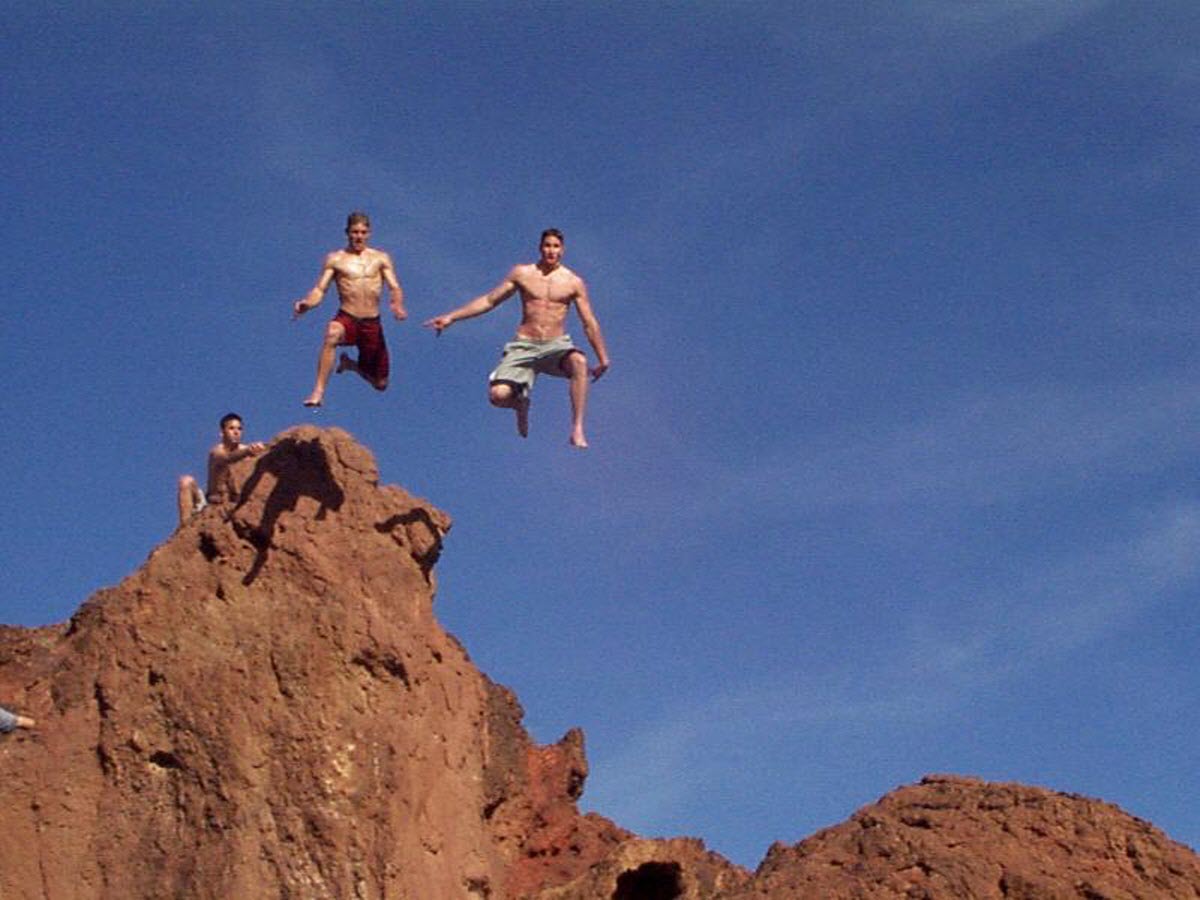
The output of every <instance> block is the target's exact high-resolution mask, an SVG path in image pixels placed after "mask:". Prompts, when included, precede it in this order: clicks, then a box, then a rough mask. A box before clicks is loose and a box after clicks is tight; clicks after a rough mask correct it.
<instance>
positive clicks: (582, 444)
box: [567, 428, 588, 450]
mask: <svg viewBox="0 0 1200 900" xmlns="http://www.w3.org/2000/svg"><path fill="white" fill-rule="evenodd" d="M567 443H569V444H570V445H571V446H572V447H575V448H577V449H579V450H586V449H587V447H588V442H587V438H585V437H584V436H583V429H582V428H576V429H575V430H574V431H572V432H571V439H570V440H569V441H568V442H567Z"/></svg>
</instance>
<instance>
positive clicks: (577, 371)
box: [559, 350, 588, 378]
mask: <svg viewBox="0 0 1200 900" xmlns="http://www.w3.org/2000/svg"><path fill="white" fill-rule="evenodd" d="M559 367H560V368H561V369H562V370H563V373H564V374H565V375H567V377H569V378H575V377H578V376H580V375H587V371H588V365H587V357H586V356H584V355H583V351H582V350H572V351H570V352H569V353H568V354H567V355H566V356H564V357H563V358H562V362H560V363H559Z"/></svg>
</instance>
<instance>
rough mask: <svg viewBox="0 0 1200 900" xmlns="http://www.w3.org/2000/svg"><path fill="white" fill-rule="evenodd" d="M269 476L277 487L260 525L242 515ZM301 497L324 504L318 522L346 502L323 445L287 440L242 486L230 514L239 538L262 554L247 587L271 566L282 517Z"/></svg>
mask: <svg viewBox="0 0 1200 900" xmlns="http://www.w3.org/2000/svg"><path fill="white" fill-rule="evenodd" d="M267 475H271V476H273V477H274V484H273V485H272V487H271V493H270V494H269V495H268V496H267V499H266V501H265V502H264V503H263V512H262V518H261V519H260V520H259V521H258V522H257V523H253V522H247V521H246V520H245V519H244V518H243V517H241V516H239V513H240V512H241V511H242V510H243V508H244V507H246V506H247V505H248V504H249V502H250V501H251V500H252V499H253V498H254V496H255V493H256V492H257V491H258V490H259V485H260V483H261V482H262V480H263V478H264V477H265V476H267ZM301 497H311V498H312V499H314V500H316V501H317V503H318V504H320V506H319V508H318V510H317V515H316V518H317V519H318V520H321V519H324V518H325V516H326V514H327V513H328V511H329V510H333V511H334V512H337V510H338V509H340V508H341V505H342V503H343V502H344V501H345V499H346V495H345V492H344V491H342V489H341V487H340V486H339V485H338V483H337V481H335V480H334V477H333V473H332V472H331V471H330V468H329V458H328V456H327V455H326V453H325V448H324V447H323V446H321V443H320V442H319V441H317V440H307V441H306V440H300V439H298V438H285V439H283V440H281V441H279V442H278V443H276V444H275V445H274V446H273V447H272V448H271V449H270V451H268V453H267V455H266V456H264V457H263V458H262V459H260V460H259V461H258V464H257V465H255V467H254V471H253V472H252V473H251V474H250V477H249V478H247V479H246V483H245V484H244V485H243V486H242V491H241V495H240V497H239V498H238V502H237V505H236V506H235V507H234V508H233V510H232V512H231V513H230V520H231V521H232V522H233V528H234V530H235V531H236V532H237V534H238V536H239V537H241V538H243V539H244V540H247V541H249V542H250V543H251V544H253V545H254V547H255V548H256V549H257V551H258V553H257V554H256V555H255V557H254V563H253V565H251V566H250V571H248V572H247V573H246V575H245V577H244V578H243V579H242V583H243V584H246V585H249V584H253V583H254V580H255V579H256V578H258V575H259V573H260V572H261V571H262V568H263V566H264V565H266V563H267V557H268V555H269V554H270V550H271V546H272V544H273V542H274V538H275V526H276V523H277V522H278V520H279V517H280V516H281V515H282V514H283V513H284V512H285V511H288V512H291V511H294V510H295V509H296V504H297V502H298V501H299V500H300V498H301Z"/></svg>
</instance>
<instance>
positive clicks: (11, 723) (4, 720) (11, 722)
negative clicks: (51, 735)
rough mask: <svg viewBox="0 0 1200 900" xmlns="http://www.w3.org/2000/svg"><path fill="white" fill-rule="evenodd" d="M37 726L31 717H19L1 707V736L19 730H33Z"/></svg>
mask: <svg viewBox="0 0 1200 900" xmlns="http://www.w3.org/2000/svg"><path fill="white" fill-rule="evenodd" d="M36 724H37V722H35V721H34V720H33V719H31V718H29V716H19V715H17V714H16V713H13V712H9V711H8V710H7V709H5V708H4V707H3V706H0V734H8V733H9V732H10V731H16V730H17V729H18V728H33V726H35V725H36Z"/></svg>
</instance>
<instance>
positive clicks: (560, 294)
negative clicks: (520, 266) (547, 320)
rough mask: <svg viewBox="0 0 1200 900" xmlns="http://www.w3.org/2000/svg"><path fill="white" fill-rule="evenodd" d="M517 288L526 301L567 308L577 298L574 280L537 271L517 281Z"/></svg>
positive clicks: (526, 274)
mask: <svg viewBox="0 0 1200 900" xmlns="http://www.w3.org/2000/svg"><path fill="white" fill-rule="evenodd" d="M517 287H518V288H519V289H520V291H521V296H522V297H524V298H525V300H526V301H540V302H542V303H558V304H562V305H564V306H566V305H569V304H570V302H571V299H572V298H573V297H574V296H575V288H574V282H573V281H572V279H570V278H563V277H561V276H559V275H558V274H557V273H553V272H552V273H551V274H550V275H549V276H546V275H543V274H542V273H541V272H539V271H537V270H536V269H534V271H533V273H532V274H529V273H525V274H523V275H522V276H521V277H520V278H519V279H517Z"/></svg>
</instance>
